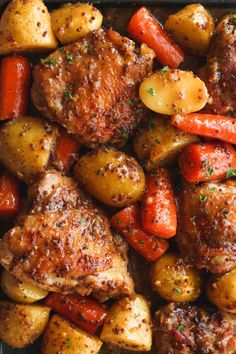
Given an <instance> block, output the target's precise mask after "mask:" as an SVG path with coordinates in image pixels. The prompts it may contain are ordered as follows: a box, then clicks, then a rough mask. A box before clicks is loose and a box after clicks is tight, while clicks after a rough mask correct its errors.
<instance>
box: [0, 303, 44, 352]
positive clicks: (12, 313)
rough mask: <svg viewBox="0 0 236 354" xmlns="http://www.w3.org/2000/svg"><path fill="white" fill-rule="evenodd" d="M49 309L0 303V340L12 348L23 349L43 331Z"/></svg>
mask: <svg viewBox="0 0 236 354" xmlns="http://www.w3.org/2000/svg"><path fill="white" fill-rule="evenodd" d="M49 313H50V309H49V308H48V307H45V306H39V305H23V304H16V303H14V302H9V301H0V340H2V341H3V342H5V343H7V344H8V345H10V346H11V347H13V348H24V347H26V346H27V345H29V344H31V343H33V342H34V341H35V340H36V339H37V338H38V337H39V336H40V335H41V334H42V333H43V331H44V329H45V327H46V325H47V323H48V319H49Z"/></svg>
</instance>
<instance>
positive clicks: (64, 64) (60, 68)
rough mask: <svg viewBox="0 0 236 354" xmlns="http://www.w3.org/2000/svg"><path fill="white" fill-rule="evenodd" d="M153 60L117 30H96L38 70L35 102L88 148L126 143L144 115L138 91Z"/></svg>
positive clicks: (147, 49) (34, 87)
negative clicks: (138, 51)
mask: <svg viewBox="0 0 236 354" xmlns="http://www.w3.org/2000/svg"><path fill="white" fill-rule="evenodd" d="M153 57H154V54H153V52H152V51H151V50H150V49H149V48H147V47H143V48H142V49H141V53H140V54H138V53H137V52H136V51H135V45H134V42H132V41H131V40H129V39H128V38H126V37H122V36H121V35H120V34H118V33H117V32H114V31H112V30H108V31H107V32H105V31H103V30H98V31H94V32H91V33H90V34H89V35H88V36H87V37H85V38H83V39H81V40H80V41H79V42H77V43H74V44H71V45H68V46H66V47H64V49H63V50H62V51H60V50H57V51H56V52H54V53H52V54H51V55H50V57H48V58H49V59H51V61H55V62H54V65H46V64H38V65H36V66H35V67H34V71H33V76H34V83H33V88H32V101H33V103H34V104H35V106H36V107H37V109H38V110H40V111H41V112H42V113H43V115H44V116H46V117H47V118H49V119H51V120H54V121H57V122H58V123H60V124H62V125H63V126H64V127H66V128H67V130H68V131H69V132H70V133H73V134H75V135H77V137H78V138H79V140H80V141H81V142H82V143H84V144H86V145H96V144H101V143H105V142H108V141H112V142H115V143H117V142H120V141H121V140H122V139H124V136H128V134H129V133H130V132H132V131H133V129H134V127H135V126H136V125H137V123H138V122H139V121H140V120H141V119H142V117H143V115H144V112H145V108H144V106H143V105H142V103H141V101H140V99H139V95H138V88H139V83H140V82H141V81H142V80H143V79H144V77H145V76H146V75H147V74H148V73H149V72H150V71H151V68H152V61H153Z"/></svg>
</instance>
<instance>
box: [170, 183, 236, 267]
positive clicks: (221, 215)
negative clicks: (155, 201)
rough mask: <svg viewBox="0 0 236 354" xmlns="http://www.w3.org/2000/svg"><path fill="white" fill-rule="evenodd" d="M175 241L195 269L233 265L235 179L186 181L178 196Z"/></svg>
mask: <svg viewBox="0 0 236 354" xmlns="http://www.w3.org/2000/svg"><path fill="white" fill-rule="evenodd" d="M176 240H177V244H178V246H179V248H180V250H181V252H182V254H183V256H184V257H185V258H186V259H187V260H188V261H189V262H192V263H194V264H195V265H196V266H197V267H198V268H207V269H208V270H209V271H211V272H212V273H224V272H227V271H228V270H230V269H233V268H236V181H227V182H218V183H204V184H202V185H194V184H186V185H185V186H184V187H183V190H182V192H181V194H180V198H179V220H178V232H177V238H176Z"/></svg>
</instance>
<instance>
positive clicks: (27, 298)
mask: <svg viewBox="0 0 236 354" xmlns="http://www.w3.org/2000/svg"><path fill="white" fill-rule="evenodd" d="M1 287H2V290H3V291H4V293H5V294H6V295H7V296H8V297H9V298H10V299H11V300H12V301H16V302H21V303H23V304H30V303H33V302H36V301H39V300H42V299H44V298H45V297H46V296H47V294H48V291H46V290H44V289H41V288H38V287H36V286H34V285H31V284H28V283H26V282H24V281H19V280H17V279H16V278H15V277H13V275H11V274H10V273H8V272H7V271H6V270H5V269H4V270H3V271H2V276H1Z"/></svg>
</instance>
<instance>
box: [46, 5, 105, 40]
mask: <svg viewBox="0 0 236 354" xmlns="http://www.w3.org/2000/svg"><path fill="white" fill-rule="evenodd" d="M51 19H52V28H53V31H54V33H55V35H56V37H57V38H58V39H59V41H60V42H61V43H63V44H67V43H72V42H76V41H77V40H78V39H80V38H81V37H83V36H85V35H86V34H87V33H88V32H90V31H93V30H96V29H98V28H100V27H101V25H102V19H103V17H102V14H101V12H100V11H99V10H98V9H96V7H93V6H92V5H90V4H82V3H77V4H65V5H63V6H62V7H60V8H59V9H56V10H54V11H52V13H51Z"/></svg>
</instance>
